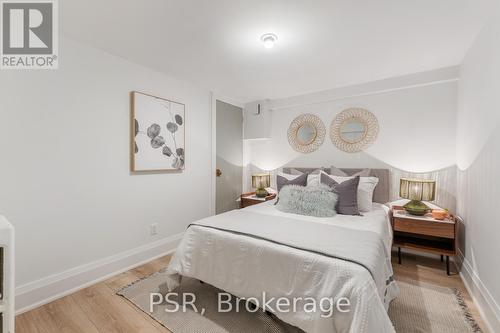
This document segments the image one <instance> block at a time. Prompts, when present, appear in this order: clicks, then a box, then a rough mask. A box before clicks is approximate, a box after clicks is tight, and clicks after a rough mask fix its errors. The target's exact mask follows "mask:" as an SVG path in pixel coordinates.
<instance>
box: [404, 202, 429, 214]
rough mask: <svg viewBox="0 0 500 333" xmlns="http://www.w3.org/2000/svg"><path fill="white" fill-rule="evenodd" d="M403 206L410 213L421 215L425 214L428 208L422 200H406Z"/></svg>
mask: <svg viewBox="0 0 500 333" xmlns="http://www.w3.org/2000/svg"><path fill="white" fill-rule="evenodd" d="M403 208H404V209H405V210H406V211H407V212H408V213H410V214H411V215H417V216H423V215H425V214H427V213H428V212H429V210H430V208H429V206H427V205H426V204H424V203H423V202H422V201H418V200H412V201H410V202H408V203H407V204H406V205H404V206H403Z"/></svg>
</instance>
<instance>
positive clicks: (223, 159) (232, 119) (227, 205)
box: [215, 101, 243, 214]
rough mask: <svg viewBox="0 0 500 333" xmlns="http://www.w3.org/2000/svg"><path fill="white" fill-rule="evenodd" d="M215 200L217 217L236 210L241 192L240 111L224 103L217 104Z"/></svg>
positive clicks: (218, 102)
mask: <svg viewBox="0 0 500 333" xmlns="http://www.w3.org/2000/svg"><path fill="white" fill-rule="evenodd" d="M216 112H217V115H216V119H217V124H216V131H217V133H216V140H217V144H216V154H217V160H216V168H217V174H216V175H215V177H217V179H216V183H215V184H216V199H215V211H216V213H217V214H220V213H223V212H227V211H229V210H233V209H235V208H238V205H239V203H238V202H236V199H237V198H238V197H239V196H240V194H241V191H242V181H243V180H242V177H243V109H242V108H240V107H237V106H234V105H231V104H228V103H225V102H221V101H217V103H216Z"/></svg>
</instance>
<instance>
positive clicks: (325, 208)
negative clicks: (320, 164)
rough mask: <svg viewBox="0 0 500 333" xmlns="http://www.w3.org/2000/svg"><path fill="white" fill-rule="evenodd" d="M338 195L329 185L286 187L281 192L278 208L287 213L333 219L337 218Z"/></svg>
mask: <svg viewBox="0 0 500 333" xmlns="http://www.w3.org/2000/svg"><path fill="white" fill-rule="evenodd" d="M336 204H337V194H336V193H334V192H333V191H332V190H331V188H330V187H329V186H328V185H324V184H320V185H318V186H297V185H285V186H283V188H282V189H281V191H280V197H279V201H278V202H277V203H276V208H277V209H279V210H281V211H283V212H287V213H293V214H300V215H307V216H317V217H331V216H335V215H336V214H337V212H336V211H335V206H336Z"/></svg>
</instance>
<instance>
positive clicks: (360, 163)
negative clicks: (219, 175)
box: [245, 71, 457, 209]
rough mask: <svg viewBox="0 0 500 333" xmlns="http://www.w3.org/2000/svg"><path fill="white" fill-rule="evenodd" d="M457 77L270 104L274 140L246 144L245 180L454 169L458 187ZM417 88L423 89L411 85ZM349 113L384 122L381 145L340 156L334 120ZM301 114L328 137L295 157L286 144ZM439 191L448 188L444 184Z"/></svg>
mask: <svg viewBox="0 0 500 333" xmlns="http://www.w3.org/2000/svg"><path fill="white" fill-rule="evenodd" d="M456 74H457V73H453V71H451V72H450V71H448V72H447V73H446V75H445V77H444V78H446V80H442V78H441V77H435V76H433V75H430V76H429V75H428V77H430V78H431V79H432V81H431V82H427V84H428V85H425V82H422V81H421V80H420V78H421V75H416V76H415V77H414V80H413V81H412V80H409V79H408V78H406V80H405V82H404V83H403V82H401V81H394V80H387V82H384V81H380V82H377V83H376V84H369V85H365V86H364V87H361V88H360V87H351V88H350V89H345V88H343V89H341V91H340V92H339V91H330V92H328V93H327V94H326V93H321V94H319V93H317V94H311V95H305V96H300V97H292V98H290V99H288V100H279V101H271V105H274V107H275V109H274V110H273V111H272V131H271V139H269V140H256V141H247V142H246V152H247V155H248V156H247V158H246V159H245V160H246V161H247V163H248V164H249V166H248V168H249V169H250V171H247V175H246V176H247V178H250V177H249V173H251V172H252V170H253V169H255V170H257V169H262V170H275V169H278V168H281V167H283V166H285V165H287V166H302V167H317V166H324V167H329V166H331V165H335V166H337V167H354V168H356V167H371V168H377V167H382V168H385V167H389V166H390V167H393V168H394V169H395V170H396V169H398V170H404V171H410V172H413V173H424V172H425V173H428V172H430V171H436V170H441V169H447V168H449V167H451V168H453V170H452V171H451V172H449V171H447V175H450V174H451V175H452V176H451V178H450V177H449V176H447V178H446V181H447V183H448V184H447V185H450V186H453V187H454V185H455V181H456V180H455V178H454V175H455V172H454V165H455V131H456V98H457V82H456V80H453V77H456V76H454V75H456ZM388 82H389V83H390V84H388ZM414 82H417V83H418V85H412V84H413V83H414ZM429 83H433V84H429ZM401 84H404V85H405V86H401ZM325 96H327V97H325ZM287 105H291V106H287ZM349 107H363V108H366V109H368V110H370V111H371V112H373V113H374V114H375V116H376V117H377V118H378V121H379V126H380V133H379V136H378V138H377V140H376V141H375V143H374V144H373V145H372V146H370V147H369V148H367V149H366V150H365V151H364V152H361V153H354V154H350V153H345V152H343V151H340V150H339V149H337V148H336V147H335V146H334V145H333V144H332V142H331V140H330V137H329V128H330V124H331V122H332V120H333V119H334V117H335V115H337V114H338V113H339V112H341V111H342V110H344V109H347V108H349ZM302 113H313V114H316V115H317V116H319V117H320V118H321V119H322V120H323V123H324V124H325V127H326V131H327V136H326V138H325V141H324V143H323V145H322V146H321V147H320V148H319V149H318V150H317V151H315V152H313V153H310V154H300V153H297V152H295V151H294V150H293V149H292V148H291V147H290V145H289V144H288V140H287V130H288V126H289V124H290V122H291V121H292V120H293V119H294V118H295V117H297V116H298V115H300V114H302ZM394 174H396V173H394ZM399 174H400V173H398V174H397V175H399ZM398 180H399V179H398ZM248 185H249V184H248ZM440 185H441V188H443V187H444V184H440ZM396 192H397V191H396ZM453 192H454V191H453ZM454 201H455V200H454V197H453V198H451V199H450V200H448V202H447V205H448V207H449V208H452V209H453V208H454Z"/></svg>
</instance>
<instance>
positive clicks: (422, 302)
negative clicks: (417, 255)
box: [117, 273, 481, 333]
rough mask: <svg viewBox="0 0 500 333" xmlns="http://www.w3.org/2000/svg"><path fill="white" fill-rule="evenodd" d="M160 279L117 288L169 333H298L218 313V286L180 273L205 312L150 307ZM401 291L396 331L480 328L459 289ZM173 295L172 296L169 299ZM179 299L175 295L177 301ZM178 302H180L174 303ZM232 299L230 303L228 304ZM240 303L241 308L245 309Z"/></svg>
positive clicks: (419, 286)
mask: <svg viewBox="0 0 500 333" xmlns="http://www.w3.org/2000/svg"><path fill="white" fill-rule="evenodd" d="M164 280H165V278H164V276H163V275H162V274H160V273H155V274H153V275H151V276H149V277H147V278H144V279H141V280H139V281H136V282H134V283H133V284H131V285H129V286H127V287H125V288H123V289H122V290H120V291H118V292H117V294H118V295H121V296H123V297H125V298H126V299H127V300H128V301H130V302H131V303H132V304H134V305H135V306H137V307H138V308H139V309H141V310H142V311H143V312H145V313H146V314H148V315H149V316H151V317H152V318H153V319H154V320H156V321H157V322H159V323H160V324H161V325H163V326H165V327H166V328H168V329H169V330H170V331H172V332H174V333H255V332H268V333H295V332H297V333H300V332H302V331H301V330H300V329H298V328H296V327H293V326H290V325H288V324H286V323H284V322H282V321H281V320H279V319H277V318H276V317H275V316H272V315H267V314H266V313H263V312H262V311H257V312H255V313H253V312H248V311H240V312H235V311H233V312H229V313H219V312H218V311H217V308H216V304H217V295H218V292H219V290H218V289H216V288H214V287H212V286H210V285H207V284H201V283H200V282H199V281H196V280H193V279H187V278H184V279H183V281H182V285H181V287H179V289H178V290H176V292H177V293H179V294H181V295H182V293H184V292H186V293H194V294H195V295H196V299H197V301H196V307H197V308H198V309H202V308H204V309H205V310H206V311H205V313H203V315H201V314H200V313H197V312H195V311H192V310H191V309H190V308H189V307H188V308H187V311H186V312H183V311H178V312H173V313H172V312H167V311H166V310H169V309H170V310H173V309H174V305H169V304H167V303H166V302H164V303H162V304H160V305H156V306H155V307H154V308H153V309H154V311H153V312H150V311H149V310H150V293H161V294H163V295H165V294H166V293H167V290H166V286H165V281H164ZM398 284H399V287H400V289H401V295H400V296H399V297H398V298H397V299H396V300H394V301H393V302H392V303H391V307H390V309H389V317H390V318H391V320H392V322H393V324H394V327H395V328H396V331H397V332H398V333H399V332H404V333H411V332H426V333H432V332H436V333H448V332H449V333H462V332H464V333H471V332H472V333H479V332H481V329H480V328H479V326H478V325H477V323H476V322H475V321H474V319H473V318H472V316H471V315H470V313H469V311H468V308H467V305H466V304H465V302H464V301H463V298H462V296H461V294H460V293H459V292H458V291H457V290H455V289H450V288H443V287H438V286H434V285H431V284H427V283H421V282H417V281H414V282H412V283H406V282H399V283H398ZM171 300H174V298H171ZM179 301H180V300H179ZM179 303H181V304H182V302H179ZM234 306H235V303H234V302H233V308H234ZM244 308H245V306H244V305H242V306H241V307H240V309H244Z"/></svg>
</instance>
